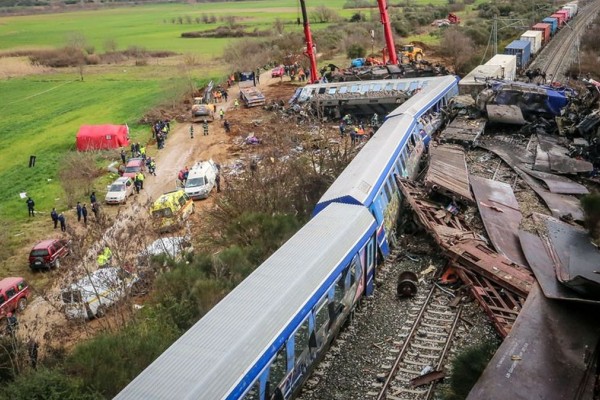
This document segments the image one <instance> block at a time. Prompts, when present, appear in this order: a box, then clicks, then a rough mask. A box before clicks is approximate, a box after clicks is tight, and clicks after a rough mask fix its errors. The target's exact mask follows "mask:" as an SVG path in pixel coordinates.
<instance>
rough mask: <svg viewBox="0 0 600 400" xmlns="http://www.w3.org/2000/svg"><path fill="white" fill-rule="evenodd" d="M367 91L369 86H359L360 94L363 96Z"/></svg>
mask: <svg viewBox="0 0 600 400" xmlns="http://www.w3.org/2000/svg"><path fill="white" fill-rule="evenodd" d="M368 91H369V85H360V93H361V94H365V93H367V92H368Z"/></svg>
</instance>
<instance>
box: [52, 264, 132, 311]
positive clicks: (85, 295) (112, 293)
mask: <svg viewBox="0 0 600 400" xmlns="http://www.w3.org/2000/svg"><path fill="white" fill-rule="evenodd" d="M137 280H138V277H137V275H135V274H131V273H129V272H127V271H126V270H124V269H122V268H118V267H108V268H101V269H98V270H96V271H94V272H92V273H91V274H89V275H88V276H86V277H84V278H82V279H80V280H79V281H77V282H76V283H74V284H72V285H71V286H69V287H68V288H66V289H63V290H62V291H61V299H62V302H63V304H64V309H65V313H66V314H67V318H76V319H91V318H94V317H98V318H99V317H102V316H103V315H104V314H105V313H106V310H107V309H108V307H110V306H112V305H113V304H115V303H116V302H118V301H119V300H121V299H123V298H125V297H126V296H127V295H128V294H129V293H130V291H131V289H132V286H133V285H134V284H135V283H136V282H137Z"/></svg>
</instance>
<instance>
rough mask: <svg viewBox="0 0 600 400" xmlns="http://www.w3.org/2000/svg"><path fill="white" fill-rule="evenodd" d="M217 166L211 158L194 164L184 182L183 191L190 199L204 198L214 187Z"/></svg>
mask: <svg viewBox="0 0 600 400" xmlns="http://www.w3.org/2000/svg"><path fill="white" fill-rule="evenodd" d="M217 173H218V171H217V166H216V165H215V163H214V161H213V160H209V161H200V162H197V163H196V164H194V166H193V167H192V169H190V172H189V173H188V178H187V180H186V182H185V193H186V194H187V195H188V196H189V197H190V198H191V199H192V200H198V199H206V198H207V197H208V195H209V194H210V192H211V191H212V190H213V188H214V187H215V181H216V179H217Z"/></svg>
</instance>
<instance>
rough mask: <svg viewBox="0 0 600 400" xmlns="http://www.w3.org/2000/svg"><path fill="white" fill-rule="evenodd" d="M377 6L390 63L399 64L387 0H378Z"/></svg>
mask: <svg viewBox="0 0 600 400" xmlns="http://www.w3.org/2000/svg"><path fill="white" fill-rule="evenodd" d="M377 4H378V5H379V14H380V15H381V23H382V24H383V32H384V34H385V45H386V46H387V50H388V55H389V57H390V63H392V64H398V56H396V47H395V45H394V36H393V35H392V25H391V24H390V16H389V15H388V12H387V3H386V2H385V0H377Z"/></svg>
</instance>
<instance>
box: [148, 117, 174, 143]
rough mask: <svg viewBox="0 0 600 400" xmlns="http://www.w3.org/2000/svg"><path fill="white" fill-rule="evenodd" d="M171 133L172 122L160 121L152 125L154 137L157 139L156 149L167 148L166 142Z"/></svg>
mask: <svg viewBox="0 0 600 400" xmlns="http://www.w3.org/2000/svg"><path fill="white" fill-rule="evenodd" d="M170 131H171V122H170V121H169V120H168V119H167V120H165V121H163V120H159V121H157V122H155V123H154V125H152V137H153V138H156V147H157V148H158V149H159V150H160V149H162V148H164V147H165V140H167V136H168V135H169V132H170Z"/></svg>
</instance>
